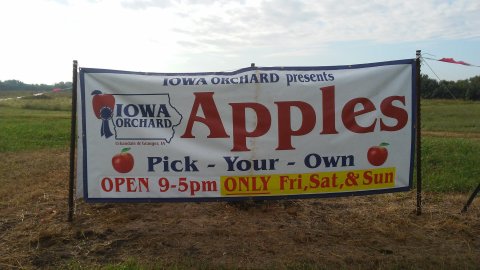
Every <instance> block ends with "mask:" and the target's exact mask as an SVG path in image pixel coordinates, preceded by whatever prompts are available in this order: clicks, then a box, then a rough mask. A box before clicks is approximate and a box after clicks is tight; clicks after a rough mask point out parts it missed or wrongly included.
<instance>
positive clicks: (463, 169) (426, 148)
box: [422, 137, 480, 192]
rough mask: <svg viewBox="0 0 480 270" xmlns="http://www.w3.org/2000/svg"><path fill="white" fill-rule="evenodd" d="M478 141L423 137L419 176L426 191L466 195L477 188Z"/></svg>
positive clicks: (479, 168) (478, 168) (479, 173)
mask: <svg viewBox="0 0 480 270" xmlns="http://www.w3.org/2000/svg"><path fill="white" fill-rule="evenodd" d="M479 153H480V140H478V139H464V138H448V137H447V138H441V137H425V138H423V139H422V177H423V187H424V189H425V190H427V191H441V192H452V191H459V192H468V191H470V190H472V189H473V188H475V187H476V186H477V185H478V179H479V178H478V175H480V167H479V166H478V157H479Z"/></svg>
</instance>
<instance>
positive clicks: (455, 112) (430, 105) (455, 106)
mask: <svg viewBox="0 0 480 270" xmlns="http://www.w3.org/2000/svg"><path fill="white" fill-rule="evenodd" d="M421 109H422V130H424V131H442V132H455V133H477V134H478V136H479V137H480V121H479V119H480V102H475V101H462V100H423V101H422V104H421Z"/></svg>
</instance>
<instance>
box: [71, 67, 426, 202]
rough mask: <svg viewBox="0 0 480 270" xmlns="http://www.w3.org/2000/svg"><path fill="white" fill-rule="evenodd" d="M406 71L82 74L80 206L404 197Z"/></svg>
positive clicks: (409, 104) (410, 105) (408, 175)
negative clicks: (400, 193) (83, 203)
mask: <svg viewBox="0 0 480 270" xmlns="http://www.w3.org/2000/svg"><path fill="white" fill-rule="evenodd" d="M415 74H416V73H415V61H414V60H413V59H408V60H398V61H390V62H381V63H372V64H361V65H352V66H331V67H251V68H245V69H241V70H237V71H234V72H205V73H145V72H130V71H119V70H105V69H95V68H81V69H80V74H79V91H80V97H81V99H80V101H79V105H80V108H81V112H80V114H79V129H80V132H79V133H80V135H81V136H79V142H78V143H79V165H80V166H79V170H78V179H79V189H80V190H81V191H82V194H81V195H83V197H84V198H85V199H86V201H89V202H110V201H138V202H145V201H201V200H239V199H245V198H251V197H255V198H258V199H268V198H278V197H287V196H288V197H289V198H308V197H326V196H346V195H362V194H363V195H365V194H374V193H385V192H396V191H406V190H409V189H410V188H411V186H412V172H413V153H414V151H413V145H414V132H413V131H414V124H415V119H414V116H415V113H414V112H415V108H416V105H415V99H414V92H415V86H414V81H415V76H416V75H415Z"/></svg>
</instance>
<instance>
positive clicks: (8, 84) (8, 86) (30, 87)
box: [0, 80, 72, 92]
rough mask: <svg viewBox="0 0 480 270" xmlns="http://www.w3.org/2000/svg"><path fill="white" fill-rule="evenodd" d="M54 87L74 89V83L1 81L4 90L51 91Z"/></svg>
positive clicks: (1, 87)
mask: <svg viewBox="0 0 480 270" xmlns="http://www.w3.org/2000/svg"><path fill="white" fill-rule="evenodd" d="M54 88H60V89H72V83H71V82H59V83H56V84H28V83H23V82H21V81H18V80H6V81H0V91H2V90H9V91H16V90H23V91H38V92H45V91H51V90H52V89H54Z"/></svg>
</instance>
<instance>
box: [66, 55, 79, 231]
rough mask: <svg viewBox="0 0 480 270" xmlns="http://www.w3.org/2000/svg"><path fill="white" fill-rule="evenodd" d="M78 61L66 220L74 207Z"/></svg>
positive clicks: (74, 76)
mask: <svg viewBox="0 0 480 270" xmlns="http://www.w3.org/2000/svg"><path fill="white" fill-rule="evenodd" d="M77 69H78V62H77V60H73V80H72V119H71V122H70V179H69V182H68V222H72V221H73V211H74V208H75V205H74V203H75V202H74V200H73V189H74V177H75V140H76V136H75V135H76V133H75V131H76V125H77V75H78V71H77Z"/></svg>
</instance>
